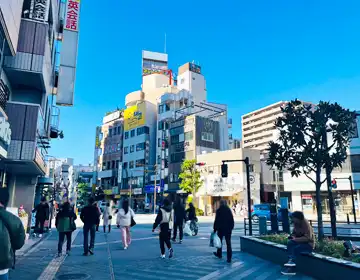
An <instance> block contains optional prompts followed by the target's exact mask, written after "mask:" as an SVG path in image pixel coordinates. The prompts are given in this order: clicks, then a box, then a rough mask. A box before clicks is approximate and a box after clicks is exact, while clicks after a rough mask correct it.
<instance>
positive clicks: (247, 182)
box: [222, 157, 252, 235]
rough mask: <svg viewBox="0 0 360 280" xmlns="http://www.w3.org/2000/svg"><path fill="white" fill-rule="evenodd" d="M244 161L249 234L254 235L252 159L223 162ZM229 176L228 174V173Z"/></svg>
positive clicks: (225, 161)
mask: <svg viewBox="0 0 360 280" xmlns="http://www.w3.org/2000/svg"><path fill="white" fill-rule="evenodd" d="M239 161H242V162H244V163H245V165H246V185H247V203H248V219H249V235H252V219H251V189H250V160H249V157H246V158H245V159H234V160H223V161H222V163H223V164H225V163H227V162H239ZM226 177H227V174H226Z"/></svg>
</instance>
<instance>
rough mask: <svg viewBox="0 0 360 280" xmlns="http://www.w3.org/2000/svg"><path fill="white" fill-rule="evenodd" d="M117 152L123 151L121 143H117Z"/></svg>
mask: <svg viewBox="0 0 360 280" xmlns="http://www.w3.org/2000/svg"><path fill="white" fill-rule="evenodd" d="M116 150H117V151H120V150H121V144H120V143H117V145H116Z"/></svg>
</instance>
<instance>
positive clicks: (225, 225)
mask: <svg viewBox="0 0 360 280" xmlns="http://www.w3.org/2000/svg"><path fill="white" fill-rule="evenodd" d="M234 226H235V222H234V216H233V213H232V211H231V209H230V208H229V207H228V206H227V203H226V201H225V200H221V201H220V207H219V209H218V210H217V211H216V217H215V222H214V232H216V233H217V235H218V236H219V238H220V240H221V243H222V241H223V238H224V237H225V241H226V249H227V262H228V263H230V262H231V258H232V248H231V234H232V231H233V229H234ZM214 255H215V256H216V257H218V258H219V259H221V258H222V248H218V249H217V252H214Z"/></svg>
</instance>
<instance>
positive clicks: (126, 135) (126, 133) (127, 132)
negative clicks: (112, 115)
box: [125, 131, 129, 139]
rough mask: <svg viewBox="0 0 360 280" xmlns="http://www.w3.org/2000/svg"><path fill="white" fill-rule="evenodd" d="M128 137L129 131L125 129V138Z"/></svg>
mask: <svg viewBox="0 0 360 280" xmlns="http://www.w3.org/2000/svg"><path fill="white" fill-rule="evenodd" d="M128 138H129V131H126V132H125V139H128Z"/></svg>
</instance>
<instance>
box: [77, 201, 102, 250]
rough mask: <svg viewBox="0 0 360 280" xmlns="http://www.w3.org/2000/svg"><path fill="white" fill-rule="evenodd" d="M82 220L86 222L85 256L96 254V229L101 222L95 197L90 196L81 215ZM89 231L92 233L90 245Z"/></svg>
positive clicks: (84, 230)
mask: <svg viewBox="0 0 360 280" xmlns="http://www.w3.org/2000/svg"><path fill="white" fill-rule="evenodd" d="M80 219H81V221H82V222H83V223H84V228H83V232H84V254H83V255H84V256H87V255H88V254H89V253H90V255H93V254H94V245H95V231H96V225H98V224H99V223H100V212H99V209H98V207H97V205H96V202H95V199H94V198H92V197H90V198H89V200H88V205H87V206H85V207H84V208H83V209H82V211H81V215H80ZM89 233H90V245H89Z"/></svg>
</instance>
